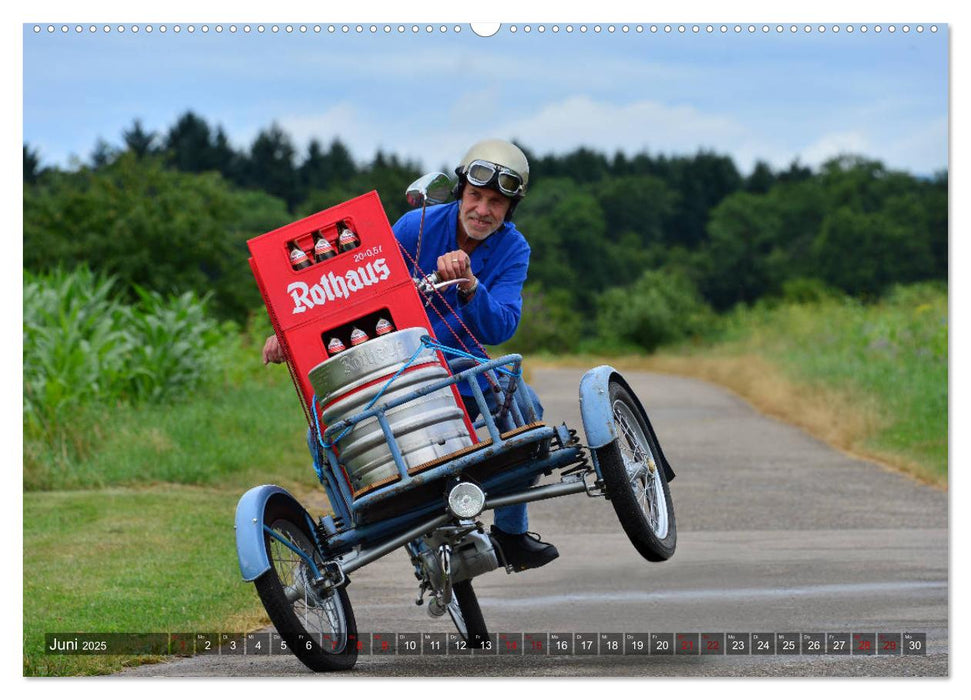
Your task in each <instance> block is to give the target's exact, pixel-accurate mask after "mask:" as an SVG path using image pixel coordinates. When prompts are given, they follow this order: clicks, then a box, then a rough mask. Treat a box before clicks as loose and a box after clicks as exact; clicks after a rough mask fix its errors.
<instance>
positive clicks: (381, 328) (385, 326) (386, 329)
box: [374, 318, 394, 336]
mask: <svg viewBox="0 0 971 700" xmlns="http://www.w3.org/2000/svg"><path fill="white" fill-rule="evenodd" d="M393 330H394V326H392V325H391V321H389V320H388V319H386V318H380V319H378V324H377V326H376V327H375V329H374V334H375V335H379V336H380V335H386V334H388V333H390V332H391V331H393Z"/></svg>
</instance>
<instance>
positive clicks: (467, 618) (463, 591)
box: [448, 579, 489, 649]
mask: <svg viewBox="0 0 971 700" xmlns="http://www.w3.org/2000/svg"><path fill="white" fill-rule="evenodd" d="M448 614H449V615H451V616H452V622H454V623H455V628H456V629H457V630H458V631H459V634H460V635H462V639H464V640H465V643H466V645H467V646H468V648H469V649H481V648H482V645H483V644H484V643H485V642H486V641H487V640H488V639H489V632H488V630H487V629H486V624H485V619H484V618H483V617H482V610H481V609H480V608H479V599H478V598H477V597H476V595H475V590H474V589H473V588H472V580H471V579H469V580H466V581H460V582H459V583H456V584H455V585H454V586H452V602H451V603H449V604H448Z"/></svg>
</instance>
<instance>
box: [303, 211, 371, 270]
mask: <svg viewBox="0 0 971 700" xmlns="http://www.w3.org/2000/svg"><path fill="white" fill-rule="evenodd" d="M302 240H303V241H306V236H304V237H302V238H297V239H294V240H292V241H290V242H289V243H288V244H287V245H288V247H289V249H290V266H291V267H293V269H294V270H303V269H304V268H306V267H310V266H311V265H313V264H314V263H319V262H323V261H324V260H329V259H330V258H333V257H335V256H336V255H337V254H338V253H346V252H347V251H349V250H353V249H354V248H357V247H359V246H360V245H361V239H360V237H359V236H358V235H357V233H356V232H355V231H354V229H352V228H351V227H350V226H349V225H348V223H347V222H346V221H343V220H341V221H338V222H337V224H336V226H334V227H332V228H331V227H327V228H322V229H319V230H317V231H314V233H313V237H312V239H311V240H310V241H306V242H305V243H303V244H302V243H301V241H302ZM332 241H333V242H332ZM308 243H309V245H307V244H308ZM335 244H336V245H335ZM305 245H306V246H307V247H306V248H304V246H305Z"/></svg>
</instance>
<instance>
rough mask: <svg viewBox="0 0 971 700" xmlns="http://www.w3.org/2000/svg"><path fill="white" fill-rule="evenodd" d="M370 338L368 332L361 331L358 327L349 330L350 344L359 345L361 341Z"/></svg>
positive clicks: (364, 341)
mask: <svg viewBox="0 0 971 700" xmlns="http://www.w3.org/2000/svg"><path fill="white" fill-rule="evenodd" d="M369 340H370V338H369V337H368V334H367V333H365V332H364V331H362V330H361V329H360V328H355V329H354V330H352V331H351V345H352V346H353V345H360V344H361V343H366V342H367V341H369Z"/></svg>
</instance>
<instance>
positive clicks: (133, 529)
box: [23, 484, 267, 676]
mask: <svg viewBox="0 0 971 700" xmlns="http://www.w3.org/2000/svg"><path fill="white" fill-rule="evenodd" d="M239 495H240V494H239V493H238V492H237V491H236V490H235V489H212V488H198V487H188V486H178V485H173V484H165V485H162V486H153V487H148V488H142V489H122V488H113V489H105V490H100V491H80V492H79V491H75V492H57V491H54V492H40V493H27V494H24V562H23V563H24V663H23V672H24V675H26V676H51V675H54V676H78V675H95V674H104V673H112V672H115V671H118V670H120V669H121V668H123V667H124V666H127V665H134V664H138V663H143V662H144V661H146V660H147V659H146V658H145V657H133V656H67V655H47V654H45V653H44V635H45V633H53V632H63V633H70V632H138V633H141V632H224V631H225V632H243V631H248V630H252V629H253V628H254V627H257V626H259V625H261V624H266V623H267V620H266V617H265V614H264V612H263V608H262V606H261V605H260V602H259V600H258V598H257V597H256V595H255V593H254V591H253V587H252V585H251V584H247V583H244V582H243V581H242V579H241V578H240V574H239V566H238V564H237V562H236V550H235V540H234V534H233V513H234V511H235V506H236V501H237V500H238V498H239Z"/></svg>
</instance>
